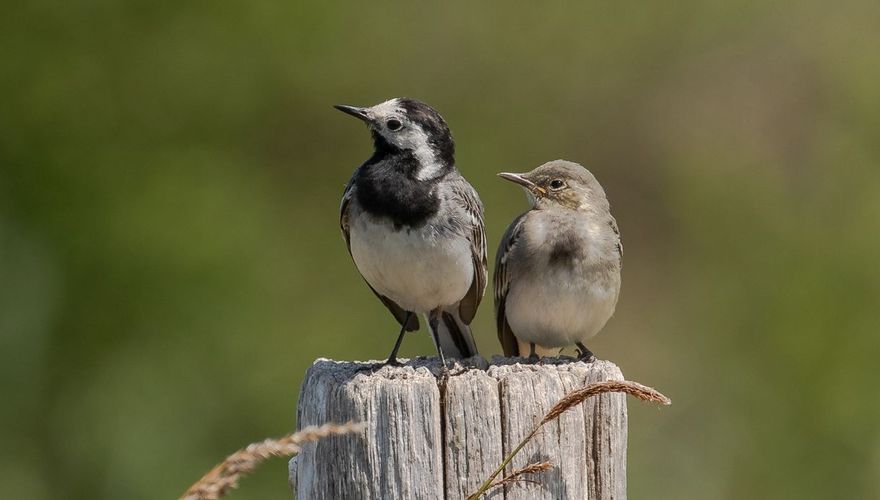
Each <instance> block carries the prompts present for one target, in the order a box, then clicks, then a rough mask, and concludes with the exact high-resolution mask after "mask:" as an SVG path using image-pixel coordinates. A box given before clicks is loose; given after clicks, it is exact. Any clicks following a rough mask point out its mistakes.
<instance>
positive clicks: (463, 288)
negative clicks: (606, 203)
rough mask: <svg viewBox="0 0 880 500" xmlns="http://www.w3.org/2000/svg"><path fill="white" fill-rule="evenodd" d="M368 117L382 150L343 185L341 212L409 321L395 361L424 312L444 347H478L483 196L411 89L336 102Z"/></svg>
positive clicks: (380, 285) (383, 294) (437, 119)
mask: <svg viewBox="0 0 880 500" xmlns="http://www.w3.org/2000/svg"><path fill="white" fill-rule="evenodd" d="M335 107H336V109H338V110H340V111H342V112H345V113H347V114H349V115H352V116H354V117H356V118H358V119H360V120H362V121H364V122H365V123H366V124H367V126H368V127H369V129H370V133H371V134H372V136H373V146H374V149H375V150H374V152H373V156H371V157H370V158H369V159H368V160H367V161H366V162H364V164H363V165H361V166H360V167H358V169H357V170H355V172H354V175H352V177H351V180H350V181H349V182H348V185H347V186H346V187H345V192H344V194H343V195H342V205H341V207H340V216H339V222H340V226H341V227H342V234H343V236H344V238H345V243H346V245H347V246H348V251H349V253H350V254H351V257H352V259H353V260H354V263H355V265H356V266H357V268H358V271H360V273H361V275H362V276H363V277H364V279H365V280H366V282H367V284H368V285H369V286H370V288H371V289H372V290H373V292H374V293H375V294H376V295H377V296H378V297H379V300H381V301H382V303H383V304H385V307H387V308H388V310H390V311H391V314H393V315H394V318H395V319H396V320H397V321H398V322H399V323H400V325H401V329H400V334H399V335H398V337H397V342H395V344H394V348H393V350H392V351H391V354H390V356H388V361H387V363H389V364H396V363H397V351H398V349H399V348H400V344H401V341H402V340H403V336H404V334H405V332H407V331H414V330H418V328H419V320H418V316H417V315H418V314H421V315H423V316H424V318H425V320H426V321H427V323H428V327H429V329H430V331H431V335H432V337H433V340H434V344H435V345H436V347H437V353H438V354H439V356H440V359H441V361H442V363H443V366H444V368H445V366H446V360H445V356H450V357H456V358H467V357H470V356H473V355H475V354H477V348H476V344H475V343H474V338H473V336H472V335H471V330H470V326H469V325H470V323H471V320H473V318H474V315H475V314H476V312H477V307H478V306H479V305H480V300H481V299H482V297H483V292H484V291H485V289H486V238H485V232H484V229H483V205H482V203H481V202H480V198H479V197H478V196H477V192H476V191H475V190H474V188H473V187H472V186H471V185H470V184H468V182H467V181H466V180H465V179H464V177H462V176H461V174H460V173H459V172H458V170H457V169H456V168H455V146H454V143H453V141H452V135H451V134H450V132H449V127H448V126H447V125H446V122H445V121H444V120H443V118H442V117H441V116H440V114H439V113H437V111H435V110H434V109H433V108H431V107H430V106H428V105H427V104H425V103H423V102H420V101H417V100H415V99H408V98H395V99H391V100H389V101H386V102H383V103H381V104H377V105H375V106H373V107H369V108H359V107H355V106H344V105H338V106H335Z"/></svg>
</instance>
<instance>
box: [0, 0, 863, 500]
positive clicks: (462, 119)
mask: <svg viewBox="0 0 880 500" xmlns="http://www.w3.org/2000/svg"><path fill="white" fill-rule="evenodd" d="M878 26H880V3H877V2H873V1H864V2H856V3H846V2H842V3H838V4H835V5H834V6H833V8H832V7H831V6H826V5H824V4H822V3H819V2H777V3H773V4H771V3H769V2H760V1H747V2H741V1H733V2H697V1H685V2H677V3H669V2H656V3H645V2H634V3H617V4H606V3H601V4H598V5H592V6H591V5H587V4H584V3H578V4H570V5H553V6H551V5H535V6H531V7H525V8H516V9H514V8H512V7H500V6H490V5H488V4H478V3H473V2H462V3H457V4H456V3H448V2H447V3H444V4H442V6H440V5H429V4H426V3H399V4H375V3H374V4H370V5H367V4H354V5H341V4H333V3H327V2H322V3H311V4H303V3H299V2H267V1H262V0H256V1H251V2H238V3H233V2H220V3H218V2H172V1H164V0H163V1H150V2H146V1H130V2H109V1H103V2H102V1H94V2H86V1H74V2H59V1H41V0H35V1H29V2H19V3H17V4H14V5H13V4H10V5H7V6H5V7H4V14H3V15H2V17H0V61H2V71H0V96H2V108H0V390H2V394H3V399H4V401H3V402H2V404H0V408H2V410H0V433H2V435H0V441H2V443H3V445H2V447H0V496H2V497H3V498H23V499H24V498H27V499H49V498H53V499H55V498H83V499H85V498H90V499H91V498H108V499H109V498H114V499H115V498H128V499H153V498H172V497H176V496H177V495H179V494H180V493H181V492H182V491H183V490H184V489H185V488H186V487H187V486H188V485H189V484H190V483H191V482H193V481H194V480H196V479H197V478H198V477H199V476H201V474H202V473H204V472H205V471H207V470H208V469H209V468H210V467H212V466H213V465H214V464H215V463H216V462H217V461H219V460H220V459H222V458H223V457H224V456H225V455H226V454H227V453H229V452H231V451H233V450H235V449H237V448H239V447H240V446H242V445H244V444H246V443H248V442H251V441H254V440H258V439H262V438H264V437H267V436H275V435H281V434H283V433H285V432H287V431H289V430H291V429H292V427H293V426H294V421H295V408H296V399H297V394H298V386H299V383H300V381H301V379H302V376H303V374H304V372H305V369H306V368H307V367H308V366H309V364H310V363H311V362H312V360H314V359H315V358H317V357H332V358H336V359H370V358H374V359H375V358H382V357H384V356H386V355H387V354H388V351H389V350H390V348H391V345H392V342H393V339H394V334H395V332H396V326H395V323H394V321H393V319H392V318H391V316H390V315H389V314H388V313H387V311H386V310H385V308H384V307H382V306H381V304H380V303H379V302H378V301H377V300H376V299H375V297H373V295H372V294H371V293H370V292H369V291H368V290H367V288H366V287H365V286H364V284H363V282H362V280H361V278H360V277H359V275H358V274H357V272H356V271H355V269H354V266H353V265H352V264H351V262H350V259H349V256H348V254H347V253H346V251H345V246H344V244H343V243H342V240H341V238H340V235H339V229H338V225H337V224H338V212H337V210H338V202H339V197H340V195H341V192H342V187H343V185H344V183H345V182H346V181H347V179H348V177H349V175H350V173H351V171H352V170H353V169H354V168H355V167H356V166H357V165H358V164H359V163H360V162H361V161H363V160H364V159H366V158H367V156H368V155H369V154H370V141H369V138H368V136H367V133H366V131H365V130H364V128H363V126H362V125H360V124H358V123H357V122H356V121H354V120H352V119H350V118H348V117H345V116H343V115H342V114H340V113H338V112H336V111H334V110H333V109H332V108H331V107H330V106H331V105H332V104H335V103H349V104H359V105H369V104H374V103H377V102H379V101H382V100H384V99H387V98H390V97H393V96H411V97H417V98H420V99H423V100H425V101H427V102H429V103H431V104H432V105H434V106H435V107H437V108H438V109H439V110H440V111H441V112H442V113H443V115H444V116H445V117H446V119H447V120H448V122H449V123H450V125H451V128H452V130H453V132H454V135H455V139H456V141H457V145H458V155H457V160H458V166H459V168H460V169H461V171H462V172H463V173H464V175H465V176H466V177H467V178H468V179H469V180H470V181H471V182H472V183H473V185H474V186H475V187H476V188H477V190H478V191H479V192H480V194H481V196H482V198H483V201H484V203H485V205H486V206H487V211H486V214H487V215H486V223H487V231H488V235H489V241H490V247H491V248H490V251H491V254H492V255H490V257H493V256H494V250H495V245H497V242H498V239H499V238H500V236H501V234H502V232H503V231H504V229H505V227H506V226H507V224H508V223H509V222H510V221H511V220H512V218H513V217H514V216H515V215H516V214H518V213H520V212H521V211H523V210H524V209H525V207H526V202H525V198H524V196H523V194H522V193H521V191H520V190H518V189H516V188H515V187H514V186H511V185H509V184H508V183H505V182H503V181H501V180H499V179H497V178H496V177H495V173H496V172H498V171H501V170H515V171H523V170H528V169H531V168H533V167H535V166H537V165H538V164H540V163H542V162H544V161H547V160H550V159H555V158H566V159H571V160H575V161H578V162H580V163H582V164H584V165H586V166H587V167H588V168H590V169H591V170H592V171H593V172H594V173H595V174H596V176H597V177H598V178H599V180H600V181H601V182H602V183H603V184H604V186H605V188H606V190H607V192H608V194H609V196H610V199H611V202H612V205H613V209H614V213H615V215H616V216H617V219H618V221H619V223H620V227H621V230H622V233H623V238H624V243H625V246H626V255H625V259H624V263H625V264H624V286H623V293H622V295H621V301H620V305H619V307H618V312H617V315H616V316H615V318H613V319H612V321H611V322H610V323H609V324H608V326H607V327H606V329H605V330H604V331H603V333H602V334H601V335H600V336H599V337H597V338H596V340H595V341H594V342H593V343H592V344H590V346H591V347H592V348H593V350H594V351H595V352H596V353H597V354H598V355H599V356H600V357H603V358H607V359H611V360H613V361H615V362H616V363H618V364H619V365H620V366H621V367H622V369H623V371H624V373H625V374H626V375H627V376H628V378H630V379H633V380H638V381H641V382H643V383H646V384H649V385H653V386H656V387H658V388H660V389H661V390H663V391H664V392H666V393H667V394H668V395H670V396H671V397H672V399H673V401H674V405H673V406H672V407H669V408H664V409H662V410H661V409H657V408H655V407H652V406H647V405H642V404H639V403H636V402H631V403H630V411H631V419H630V423H631V426H630V444H629V470H628V472H629V487H630V494H631V497H632V498H660V499H667V498H668V499H681V498H687V499H697V498H699V499H726V498H731V499H732V498H749V497H758V498H880V400H878V398H877V397H876V395H877V394H876V393H877V389H876V385H875V384H876V382H877V381H878V375H880V370H878V363H877V359H878V355H880V336H878V333H880V332H878V326H880V321H878V317H880V314H878V306H880V304H878V298H880V266H878V264H877V258H878V249H880V197H878V191H880V168H878V166H880V140H878V137H880V84H878V82H880V59H878V54H880V29H878ZM488 297H491V290H490V291H489V294H487V300H486V301H485V302H484V305H483V307H482V309H481V310H480V312H479V314H478V316H477V319H476V326H475V328H476V334H477V340H478V343H479V346H480V349H481V351H482V353H483V354H484V355H491V354H495V353H498V352H500V348H499V346H498V344H497V341H496V338H495V332H494V322H493V319H492V308H491V305H490V304H491V299H488ZM432 352H433V349H432V347H431V343H430V342H429V340H428V337H427V335H425V334H424V333H421V334H419V335H414V336H411V337H409V338H408V339H407V341H406V342H405V344H404V354H405V355H408V356H413V355H417V354H430V353H432ZM287 495H288V490H287V485H286V464H285V463H284V461H282V460H277V461H274V462H271V463H270V464H268V465H266V466H265V467H263V468H262V469H261V470H260V471H259V472H258V473H257V474H256V475H255V476H254V477H251V478H248V479H246V480H245V481H244V483H243V484H242V489H241V490H240V491H238V492H236V493H234V495H233V498H238V499H256V498H287Z"/></svg>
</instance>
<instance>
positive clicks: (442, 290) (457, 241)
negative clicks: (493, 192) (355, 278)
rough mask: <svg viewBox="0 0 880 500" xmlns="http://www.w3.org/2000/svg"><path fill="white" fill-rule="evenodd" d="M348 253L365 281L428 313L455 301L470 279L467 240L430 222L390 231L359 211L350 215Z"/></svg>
mask: <svg viewBox="0 0 880 500" xmlns="http://www.w3.org/2000/svg"><path fill="white" fill-rule="evenodd" d="M350 241H351V255H352V257H353V258H354V262H355V265H357V268H358V270H359V271H360V272H361V274H362V275H363V277H364V278H365V279H366V280H367V282H368V283H369V284H370V286H372V287H373V288H374V289H375V290H376V291H377V292H379V293H380V294H382V295H384V296H386V297H388V298H390V299H391V300H393V301H395V302H397V303H398V304H399V305H400V306H401V307H403V308H404V309H405V310H407V311H414V312H417V313H427V312H429V311H431V310H432V309H435V308H437V307H440V306H451V305H454V304H456V303H458V302H459V301H460V300H461V299H462V297H464V295H465V294H466V293H467V291H468V289H469V288H470V285H471V281H472V280H473V264H472V261H471V249H470V242H469V241H468V240H467V239H466V238H464V237H463V236H459V235H454V234H449V233H446V234H439V233H438V232H437V231H436V230H435V229H434V227H433V226H432V225H431V224H426V225H425V226H423V227H422V228H420V229H409V230H407V229H400V230H395V229H394V227H393V225H392V224H391V223H390V222H387V221H384V220H379V219H376V218H374V217H372V216H370V215H368V214H365V213H361V214H360V216H359V217H356V218H353V219H352V225H351V231H350Z"/></svg>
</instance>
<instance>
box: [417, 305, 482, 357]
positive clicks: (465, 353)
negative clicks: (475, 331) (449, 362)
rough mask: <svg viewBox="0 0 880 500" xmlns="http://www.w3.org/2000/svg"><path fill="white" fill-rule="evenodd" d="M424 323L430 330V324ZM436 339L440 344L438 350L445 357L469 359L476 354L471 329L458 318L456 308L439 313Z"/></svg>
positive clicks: (475, 345)
mask: <svg viewBox="0 0 880 500" xmlns="http://www.w3.org/2000/svg"><path fill="white" fill-rule="evenodd" d="M426 323H427V324H428V328H431V322H430V321H426ZM432 333H433V332H432ZM436 338H437V339H438V340H439V342H440V345H439V348H440V349H442V350H443V355H444V356H446V357H449V358H469V357H471V356H476V355H477V354H478V353H477V344H476V343H475V342H474V336H473V335H472V334H471V327H470V326H469V325H468V324H466V323H465V322H464V321H462V320H461V318H460V317H459V316H458V308H457V307H456V308H454V309H452V310H445V311H442V312H440V318H439V321H437V336H436Z"/></svg>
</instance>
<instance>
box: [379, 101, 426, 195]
mask: <svg viewBox="0 0 880 500" xmlns="http://www.w3.org/2000/svg"><path fill="white" fill-rule="evenodd" d="M368 114H369V116H370V118H371V119H373V120H374V122H375V124H374V125H373V130H375V131H376V132H378V133H379V135H381V136H382V137H383V138H385V140H386V141H388V143H389V144H392V145H394V146H396V147H398V148H400V149H403V150H406V151H412V153H413V155H415V157H416V158H417V159H418V160H419V164H420V165H421V168H420V169H419V171H418V172H416V178H417V179H418V180H428V179H432V178H434V177H436V176H437V175H438V174H440V173H441V172H442V171H443V164H442V163H441V162H440V161H439V160H438V159H437V153H436V151H434V149H433V148H432V147H431V145H430V144H429V143H428V134H427V133H425V131H424V130H422V128H421V127H419V126H418V125H417V124H415V123H413V122H412V121H410V120H409V119H408V118H407V116H406V110H404V109H403V108H402V107H400V103H399V102H398V99H396V98H395V99H391V100H388V101H385V102H383V103H380V104H377V105H375V106H373V107H372V108H369V111H368ZM391 120H397V121H399V122H400V123H401V124H402V125H403V127H402V128H401V129H399V130H391V129H390V128H389V127H388V122H389V121H391Z"/></svg>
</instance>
